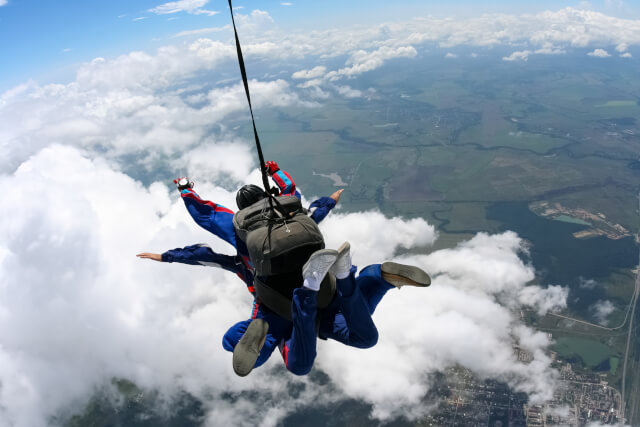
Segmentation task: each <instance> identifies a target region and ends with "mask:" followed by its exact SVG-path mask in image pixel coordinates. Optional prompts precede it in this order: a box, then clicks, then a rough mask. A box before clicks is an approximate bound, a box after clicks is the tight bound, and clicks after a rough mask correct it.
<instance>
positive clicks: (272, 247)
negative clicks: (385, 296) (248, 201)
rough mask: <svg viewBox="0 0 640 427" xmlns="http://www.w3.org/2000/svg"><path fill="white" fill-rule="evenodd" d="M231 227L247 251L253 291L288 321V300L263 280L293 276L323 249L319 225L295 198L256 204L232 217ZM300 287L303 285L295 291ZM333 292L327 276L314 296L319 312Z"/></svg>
mask: <svg viewBox="0 0 640 427" xmlns="http://www.w3.org/2000/svg"><path fill="white" fill-rule="evenodd" d="M233 226H234V227H235V229H236V233H237V235H238V237H239V238H240V239H242V241H244V242H245V244H246V246H247V249H248V251H249V258H250V259H251V262H252V263H253V267H254V270H255V271H254V287H255V289H256V294H257V296H258V298H259V299H260V301H261V302H262V303H263V304H264V305H265V306H266V307H267V308H269V309H271V310H272V311H274V312H275V313H277V314H278V315H280V316H281V317H284V318H286V319H289V320H291V298H290V297H288V296H285V295H283V294H282V292H278V290H277V289H275V288H274V286H277V283H276V284H270V285H267V284H266V283H265V280H263V279H265V278H268V277H270V276H276V275H286V274H290V273H291V274H295V272H296V271H300V270H301V269H302V266H303V265H304V263H305V262H306V261H307V260H308V259H309V256H310V255H311V254H312V253H314V252H315V251H317V250H319V249H324V238H323V237H322V233H321V232H320V229H319V228H318V225H317V224H316V223H315V221H313V220H312V219H311V218H310V217H309V216H308V215H307V214H306V210H305V209H304V208H303V207H302V203H301V202H300V199H298V198H297V197H295V196H284V197H275V203H274V201H273V200H270V198H265V199H262V200H259V201H257V202H256V203H254V204H252V205H251V206H249V207H246V208H244V209H242V210H240V211H238V212H236V214H235V215H234V216H233ZM299 286H302V283H299V284H296V286H295V287H299ZM335 289H336V282H335V277H333V276H332V275H330V274H327V276H326V277H325V280H323V282H322V285H321V286H320V291H319V292H318V295H317V303H318V308H324V307H326V306H327V305H328V304H329V303H330V302H331V300H332V299H333V295H334V293H335Z"/></svg>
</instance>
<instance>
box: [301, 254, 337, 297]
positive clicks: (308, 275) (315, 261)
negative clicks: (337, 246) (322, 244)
mask: <svg viewBox="0 0 640 427" xmlns="http://www.w3.org/2000/svg"><path fill="white" fill-rule="evenodd" d="M336 259H338V251H335V250H333V249H320V250H319V251H315V252H314V253H312V254H311V256H310V257H309V259H308V260H307V262H306V263H305V264H304V266H303V267H302V278H303V279H304V286H305V287H306V288H308V289H312V290H314V291H318V290H319V289H320V283H321V282H322V279H324V276H326V275H327V273H328V272H329V270H330V269H331V266H332V265H333V264H334V263H335V262H336Z"/></svg>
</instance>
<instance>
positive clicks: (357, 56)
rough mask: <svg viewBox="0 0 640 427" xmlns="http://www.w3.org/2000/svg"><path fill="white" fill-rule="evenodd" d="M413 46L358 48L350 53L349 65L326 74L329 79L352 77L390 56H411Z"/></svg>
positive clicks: (414, 51) (372, 68)
mask: <svg viewBox="0 0 640 427" xmlns="http://www.w3.org/2000/svg"><path fill="white" fill-rule="evenodd" d="M417 54H418V53H417V51H416V49H415V48H414V47H413V46H399V47H396V48H391V47H387V46H382V47H380V48H378V49H376V50H374V51H371V52H367V51H365V50H358V51H356V52H354V53H352V54H351V59H350V60H349V63H350V64H352V65H351V66H350V67H345V68H341V69H339V70H338V71H330V72H329V73H327V74H326V78H327V79H329V80H338V79H340V78H342V77H353V76H356V75H358V74H362V73H365V72H367V71H371V70H375V69H376V68H379V67H381V66H382V65H383V64H384V63H385V61H387V60H389V59H392V58H413V57H415V56H416V55H417Z"/></svg>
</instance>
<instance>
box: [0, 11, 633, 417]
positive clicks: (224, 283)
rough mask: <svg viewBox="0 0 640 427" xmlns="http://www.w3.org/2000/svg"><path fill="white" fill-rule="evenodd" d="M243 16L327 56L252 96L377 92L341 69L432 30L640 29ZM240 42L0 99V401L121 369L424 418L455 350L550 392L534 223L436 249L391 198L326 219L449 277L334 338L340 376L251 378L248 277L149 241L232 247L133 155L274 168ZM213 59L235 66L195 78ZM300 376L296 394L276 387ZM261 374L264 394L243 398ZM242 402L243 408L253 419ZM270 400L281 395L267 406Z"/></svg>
mask: <svg viewBox="0 0 640 427" xmlns="http://www.w3.org/2000/svg"><path fill="white" fill-rule="evenodd" d="M206 3H207V2H206V1H191V2H188V1H179V2H171V3H166V4H164V5H162V6H159V7H158V8H156V9H158V10H155V11H154V12H155V13H165V14H168V13H174V12H172V11H175V12H177V11H185V12H190V13H199V12H198V11H199V10H202V9H201V8H202V7H203V6H204V5H205V4H206ZM0 4H1V0H0ZM159 8H161V9H159ZM238 22H239V24H240V25H241V26H243V31H246V33H244V34H250V35H251V36H250V37H248V39H249V40H251V42H250V43H248V44H247V45H246V46H245V51H246V54H247V57H248V58H250V59H252V60H259V59H261V58H264V57H268V58H270V60H271V61H274V62H276V63H278V61H282V63H289V62H293V63H297V62H296V61H298V60H301V61H302V60H304V59H309V58H311V59H313V60H314V61H315V60H318V61H323V60H326V61H327V63H326V64H325V63H324V62H323V63H322V65H314V66H309V67H306V68H303V67H300V69H299V70H290V71H291V72H290V73H289V74H288V75H291V76H292V78H293V79H295V81H296V83H291V82H289V81H287V80H284V79H279V78H278V79H274V78H267V77H264V78H261V79H259V80H252V81H251V82H250V85H251V90H252V100H253V102H254V107H255V108H256V109H263V108H273V109H277V108H282V107H290V106H295V107H298V108H313V107H314V106H315V105H317V102H321V100H322V98H323V97H324V96H344V97H357V96H362V95H363V93H366V91H365V92H363V91H359V90H356V89H352V88H351V87H350V86H347V85H345V84H344V83H346V81H349V80H350V79H351V80H353V79H357V78H358V76H360V75H362V74H363V73H366V72H369V71H372V70H375V69H377V68H379V67H381V66H383V65H384V64H385V63H387V62H388V61H394V60H398V61H411V60H412V58H415V57H417V56H418V55H419V54H420V52H421V51H423V50H425V49H430V48H433V46H436V47H442V48H444V49H446V52H449V51H450V50H451V52H450V53H451V56H453V55H455V51H454V50H453V49H454V48H455V47H458V46H469V45H471V46H475V47H477V48H484V47H493V46H503V45H506V46H513V48H514V51H513V53H511V54H510V55H509V56H506V57H505V58H504V59H505V60H507V61H508V60H526V59H527V58H529V57H530V56H531V55H536V54H562V53H564V52H566V51H567V50H568V49H573V48H580V49H584V52H585V53H584V54H585V55H586V52H587V51H591V52H592V53H593V54H594V56H601V57H602V56H604V55H602V54H599V53H598V52H600V51H602V52H605V53H607V55H610V54H609V53H608V52H612V53H613V52H617V54H620V55H622V56H624V55H626V54H628V50H629V49H630V48H632V47H634V46H637V45H638V44H640V35H639V34H640V31H639V30H638V29H639V28H640V27H639V24H638V22H636V21H629V20H621V19H616V18H610V17H607V16H605V15H602V14H598V13H595V12H589V11H584V10H578V9H563V10H560V11H557V12H545V13H541V14H537V15H523V16H508V15H490V16H489V15H488V16H482V17H479V18H475V19H470V20H466V21H454V20H447V19H436V18H431V17H429V18H424V19H415V20H412V21H409V22H408V23H402V24H387V25H383V26H378V27H375V28H356V29H353V30H351V32H350V34H351V37H350V38H348V39H345V37H344V33H343V32H341V31H338V30H327V31H324V32H311V33H304V34H303V33H293V34H288V35H286V36H284V35H282V34H281V33H279V32H278V29H277V28H276V27H275V25H274V23H273V20H272V19H271V17H270V16H269V15H268V14H266V13H265V12H261V11H254V12H252V13H251V14H249V15H239V16H238ZM345 40H346V41H345ZM234 55H235V52H234V49H233V45H232V44H230V43H229V42H228V41H218V40H210V39H199V40H192V41H189V42H185V43H183V44H177V45H172V46H166V47H163V48H161V49H159V50H158V51H157V52H155V53H153V54H151V53H144V52H131V53H128V54H125V55H122V56H120V57H117V58H113V59H103V58H98V59H96V60H94V61H92V62H91V63H87V64H84V65H82V66H81V67H80V68H79V69H78V73H77V77H76V79H75V80H74V81H72V82H70V83H66V84H53V85H44V86H43V85H40V84H38V83H37V82H26V83H24V84H23V85H21V86H19V87H16V88H14V89H12V90H10V91H7V92H5V93H4V94H2V95H1V96H0V141H2V143H1V145H0V184H1V185H2V188H3V189H4V194H3V203H2V204H0V343H1V344H0V362H1V363H0V383H1V384H2V387H1V388H0V419H3V420H9V421H8V422H9V424H10V425H16V426H39V425H47V424H48V423H49V420H50V417H51V416H54V415H56V414H59V413H61V412H62V411H68V410H76V411H78V410H80V409H79V408H82V405H83V404H84V403H86V401H87V399H88V398H89V397H90V396H91V394H92V393H93V392H94V390H95V389H96V388H99V387H101V386H102V385H104V384H106V383H108V382H109V381H110V379H111V378H113V377H122V378H128V379H130V380H132V381H134V382H136V383H137V384H138V385H140V386H141V387H147V388H153V389H157V390H160V391H162V392H163V393H165V394H166V395H168V396H172V395H176V394H177V393H179V391H181V390H186V391H188V392H189V393H191V394H193V395H194V396H196V397H197V398H199V399H201V400H202V401H203V402H204V404H205V409H206V411H207V417H208V419H209V423H210V424H211V425H214V424H224V423H227V422H228V423H231V421H230V420H231V419H232V417H233V419H234V422H235V424H245V425H255V424H256V423H258V422H264V423H265V424H266V425H274V424H276V423H277V422H278V420H279V419H281V418H282V417H283V416H284V415H286V414H287V413H289V412H291V411H293V410H295V408H296V407H300V406H302V405H308V406H313V405H319V404H323V403H328V402H331V401H334V400H339V399H344V398H357V399H361V400H363V401H365V402H367V403H370V404H372V405H373V413H372V415H373V416H375V417H378V418H380V419H388V418H390V417H395V416H398V415H399V414H403V415H406V416H409V417H419V416H421V415H423V414H424V411H426V410H427V408H426V407H425V406H424V405H422V404H420V403H421V402H422V398H423V396H424V395H425V393H427V392H428V390H429V389H430V387H431V386H432V383H431V377H432V374H433V373H435V372H440V371H442V370H444V369H446V368H448V367H451V366H455V365H461V366H464V367H466V368H468V369H470V370H471V371H473V372H474V373H475V374H476V375H477V376H479V377H481V378H497V379H500V380H503V381H505V382H507V383H508V384H510V385H511V386H512V387H514V388H515V389H517V390H521V391H524V392H527V393H528V394H529V395H530V396H531V398H532V399H533V400H542V399H546V398H548V397H550V396H551V393H552V392H553V387H554V383H555V380H556V373H555V372H554V371H553V370H551V369H550V360H549V358H548V357H547V356H546V355H545V350H546V348H547V347H548V345H549V341H548V338H547V337H546V335H545V334H541V333H538V332H536V331H535V330H533V329H531V328H529V327H527V326H525V325H524V324H523V323H522V321H521V320H520V318H519V316H518V315H517V313H518V311H519V308H520V307H523V306H526V307H530V308H532V309H534V310H536V311H538V312H539V313H541V314H543V313H545V312H547V311H549V310H556V309H559V308H563V307H565V306H566V298H567V290H566V289H565V288H561V287H557V286H550V287H540V286H533V285H530V282H531V281H532V279H533V278H534V266H531V265H529V264H527V263H526V262H524V261H523V258H524V259H526V253H525V252H524V250H523V244H522V241H521V240H520V238H519V237H518V236H517V235H516V234H514V233H511V232H507V233H503V234H499V235H487V234H478V235H477V236H475V237H473V238H471V239H470V240H469V241H466V242H463V243H462V244H460V245H459V246H457V247H455V248H452V249H446V250H438V251H433V252H431V253H428V254H426V253H427V252H429V251H428V249H426V248H428V247H429V246H430V245H431V244H433V242H434V241H435V239H437V233H436V232H435V230H434V227H433V226H432V225H430V224H428V223H427V222H426V221H424V220H422V219H419V218H418V219H403V218H388V217H385V216H384V215H383V214H382V213H380V212H377V211H368V212H353V213H339V212H336V213H332V214H331V216H329V217H328V218H327V220H326V221H325V222H324V223H323V224H322V229H323V232H324V233H325V234H326V238H327V243H328V246H329V247H337V246H338V245H339V244H340V243H341V242H342V241H344V240H348V241H350V242H351V244H352V247H353V255H354V262H355V263H357V264H358V265H359V266H360V267H364V266H366V265H368V264H370V263H376V262H380V261H383V260H388V259H397V260H399V261H400V262H408V263H412V264H415V265H418V266H421V267H422V268H424V269H425V270H426V271H428V272H429V273H430V274H431V275H432V277H433V285H432V286H431V287H430V288H429V289H415V288H409V289H406V288H405V289H402V290H400V291H396V290H392V291H390V292H389V294H388V295H387V296H386V297H385V299H384V300H383V301H382V303H381V304H380V306H379V309H378V310H377V311H376V314H375V317H374V319H375V321H376V324H377V326H378V328H379V330H380V341H379V344H378V345H377V346H376V347H374V348H373V349H370V350H367V351H360V350H355V349H351V348H347V347H344V346H342V345H340V344H338V343H335V342H321V343H319V350H318V352H319V356H318V360H317V364H316V369H318V370H322V371H323V372H325V373H326V374H327V375H328V377H329V384H328V385H318V384H314V383H313V382H312V381H311V380H310V379H309V378H296V377H293V376H291V375H289V374H287V373H285V372H284V371H283V369H282V367H281V361H280V360H279V357H278V356H277V355H275V356H274V357H273V358H272V360H271V361H269V362H268V364H267V365H266V366H265V367H264V368H261V369H258V370H256V371H255V372H254V373H252V375H251V376H250V377H248V378H247V379H242V380H240V379H238V378H236V377H235V376H234V375H233V372H232V370H231V367H230V360H231V356H230V354H228V353H226V352H224V351H223V350H222V348H221V347H220V344H219V343H220V341H221V337H222V335H223V334H224V332H225V331H226V328H227V327H228V326H230V325H231V324H233V323H234V322H235V321H238V320H242V319H244V318H246V317H247V316H248V313H249V306H250V303H251V299H250V297H249V295H248V294H247V292H246V290H245V289H244V285H243V284H242V283H241V282H239V280H238V279H237V278H236V277H234V276H233V275H230V274H226V273H224V272H222V271H220V270H216V269H213V268H199V267H189V266H180V265H167V264H158V263H152V262H149V261H143V260H139V259H136V258H135V257H134V254H135V253H137V252H139V251H143V250H149V251H157V252H160V251H163V250H166V249H169V248H173V247H176V246H182V245H186V244H191V243H197V242H206V243H209V244H210V245H211V246H212V247H213V248H214V249H215V250H218V251H221V252H227V253H229V252H231V248H230V247H229V246H228V245H226V244H224V243H222V242H220V241H219V240H216V239H215V238H213V236H211V235H209V234H207V233H206V232H204V231H203V230H201V229H199V228H198V227H197V226H196V225H195V224H193V223H192V221H191V220H190V219H189V217H188V215H187V214H186V212H185V211H184V208H183V206H182V203H181V201H180V200H179V199H178V198H177V195H176V194H175V193H170V192H169V190H168V189H167V187H166V186H165V185H164V184H162V183H159V182H155V183H150V184H148V185H143V184H142V183H141V182H139V181H138V180H136V179H134V177H132V176H129V175H127V173H125V171H126V170H129V169H130V168H131V167H132V165H133V166H135V168H134V169H142V170H145V171H147V172H149V174H151V175H154V174H162V173H164V172H165V171H166V170H171V171H177V170H180V171H181V172H183V173H184V174H188V175H190V176H192V177H193V176H195V177H197V182H198V187H197V190H198V191H199V192H200V193H201V194H202V195H203V196H204V197H207V198H210V199H212V200H216V201H219V202H222V203H223V204H226V205H228V206H233V200H234V194H233V188H235V187H236V186H237V185H239V184H241V183H244V182H251V181H253V182H255V181H256V180H257V179H258V176H257V173H256V170H255V167H256V165H255V163H254V161H253V160H252V152H251V149H250V146H249V145H247V144H246V142H245V141H243V140H242V139H241V138H240V137H239V136H238V135H237V134H236V133H235V132H234V130H233V127H232V126H231V125H230V123H233V119H234V118H235V117H236V116H240V117H241V118H243V119H245V118H246V117H245V116H246V114H247V112H246V104H245V102H246V101H245V99H244V92H243V88H242V86H241V85H240V83H239V82H238V79H237V78H233V79H231V80H225V79H224V76H225V75H226V74H225V73H224V71H226V70H227V67H231V66H233V67H235V66H236V64H235V63H234V61H235V56H234ZM500 59H501V58H497V59H496V60H498V61H499V60H500ZM594 60H595V59H594ZM329 63H332V64H333V65H329ZM335 64H339V65H335ZM214 70H215V71H216V72H220V74H216V75H219V76H220V79H221V80H220V81H218V82H214V83H209V84H206V85H205V84H198V83H194V81H201V80H199V79H197V77H199V76H201V74H200V73H203V72H211V71H214ZM232 70H234V72H235V68H233V69H232ZM298 83H300V87H297V86H295V85H296V84H298ZM318 100H320V101H318ZM132 175H133V174H132ZM170 178H172V177H166V180H168V179H170ZM150 181H152V180H150ZM594 312H596V313H600V314H602V316H603V317H602V321H603V322H604V321H605V320H606V317H607V316H608V315H609V314H610V312H611V311H610V310H609V308H608V306H607V305H606V302H603V303H602V304H600V305H599V306H597V307H594ZM516 345H517V346H519V347H520V348H522V349H526V350H528V351H530V352H531V353H532V354H533V361H532V362H531V363H527V364H525V363H523V362H520V361H518V360H517V358H516V357H515V356H514V352H513V347H514V346H516ZM372 372H375V373H376V381H375V383H374V382H373V376H372V375H371V373H372ZM380 383H384V385H385V386H384V387H379V384H380ZM301 384H303V385H305V386H306V387H305V388H304V391H303V392H301V393H300V394H299V395H298V396H297V397H293V398H291V399H289V400H285V399H281V398H279V397H280V396H281V395H282V393H283V391H284V390H286V389H287V388H291V387H292V386H293V385H301ZM251 390H258V391H259V394H260V396H261V397H260V398H259V399H258V400H252V399H249V398H245V397H244V395H243V394H242V393H244V392H248V391H251ZM54 391H55V392H54ZM227 392H231V393H235V394H234V396H237V401H236V403H235V405H236V406H235V407H234V406H231V404H230V403H229V401H225V400H224V399H223V395H224V393H227ZM267 404H268V405H267ZM238 406H240V407H242V408H243V409H244V410H243V411H241V412H240V413H241V414H242V416H244V417H245V418H241V419H237V417H238V414H239V412H238V411H236V409H237V407H238ZM265 406H268V407H269V408H270V409H269V410H268V411H267V412H266V413H264V412H261V411H260V410H259V409H258V408H262V407H265ZM255 414H260V417H259V418H257V415H255Z"/></svg>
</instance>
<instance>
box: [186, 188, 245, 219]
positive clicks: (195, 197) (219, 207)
mask: <svg viewBox="0 0 640 427" xmlns="http://www.w3.org/2000/svg"><path fill="white" fill-rule="evenodd" d="M180 195H181V196H182V197H184V198H188V199H193V200H195V201H196V202H198V203H200V204H202V205H207V206H209V207H210V208H212V209H213V210H214V211H215V212H225V213H229V214H231V215H233V214H234V212H233V211H232V210H231V209H228V208H225V207H224V206H222V205H216V204H215V203H213V202H210V201H208V200H203V199H201V198H200V196H198V195H197V194H196V193H195V191H193V190H191V191H183V192H182V193H180Z"/></svg>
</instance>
